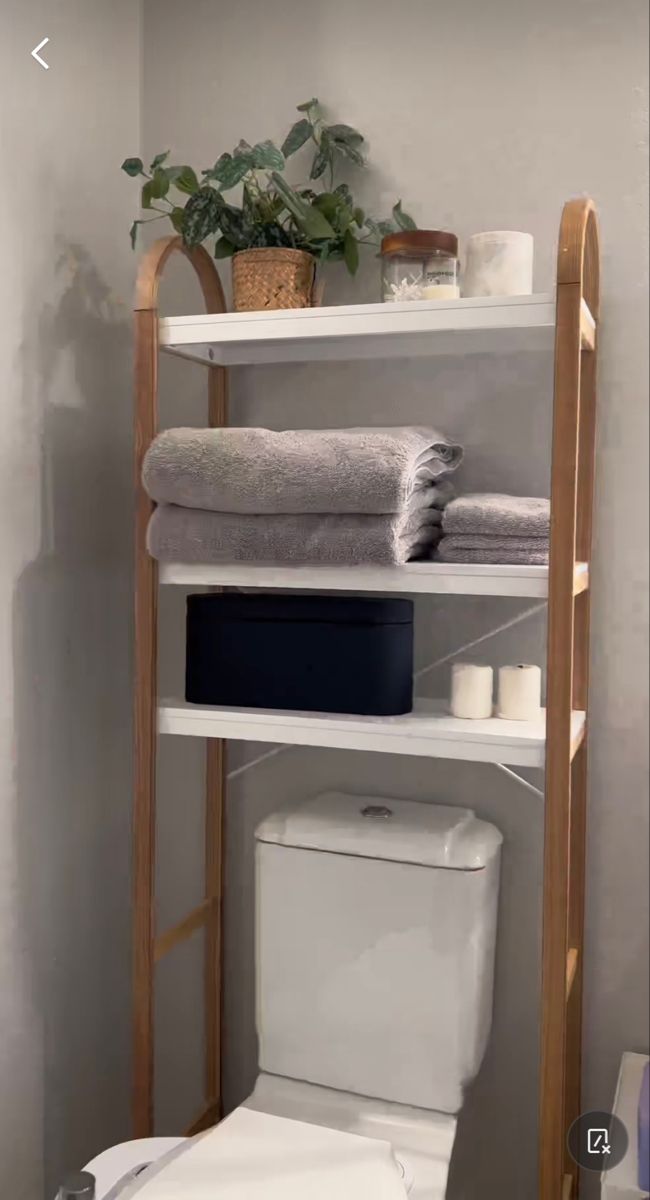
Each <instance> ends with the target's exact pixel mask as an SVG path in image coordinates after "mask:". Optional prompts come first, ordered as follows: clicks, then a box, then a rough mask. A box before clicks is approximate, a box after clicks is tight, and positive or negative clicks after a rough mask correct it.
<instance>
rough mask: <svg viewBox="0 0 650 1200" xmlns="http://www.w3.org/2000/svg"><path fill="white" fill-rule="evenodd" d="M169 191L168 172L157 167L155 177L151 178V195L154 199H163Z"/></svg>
mask: <svg viewBox="0 0 650 1200" xmlns="http://www.w3.org/2000/svg"><path fill="white" fill-rule="evenodd" d="M168 191H169V177H168V175H167V172H166V171H164V170H162V169H161V168H160V167H157V168H156V170H155V171H154V176H153V179H152V180H151V195H152V197H153V199H154V200H162V198H163V196H166V195H167V192H168Z"/></svg>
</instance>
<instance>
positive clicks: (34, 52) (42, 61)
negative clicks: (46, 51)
mask: <svg viewBox="0 0 650 1200" xmlns="http://www.w3.org/2000/svg"><path fill="white" fill-rule="evenodd" d="M49 40H50V39H49V38H43V41H42V42H39V43H38V46H35V47H34V49H33V50H32V58H35V59H36V61H37V63H40V64H41V66H42V67H45V70H46V71H49V69H50V64H49V63H46V61H45V59H44V58H41V56H40V54H39V53H38V52H39V50H42V49H43V46H47V43H48V42H49Z"/></svg>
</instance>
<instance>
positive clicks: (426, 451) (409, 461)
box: [142, 426, 463, 514]
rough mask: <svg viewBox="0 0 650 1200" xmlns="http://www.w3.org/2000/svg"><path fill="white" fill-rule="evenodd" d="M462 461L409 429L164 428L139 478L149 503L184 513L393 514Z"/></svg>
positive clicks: (454, 451)
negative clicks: (177, 508)
mask: <svg viewBox="0 0 650 1200" xmlns="http://www.w3.org/2000/svg"><path fill="white" fill-rule="evenodd" d="M462 456H463V451H462V448H461V447H460V446H459V445H457V444H456V443H453V442H449V441H448V440H447V438H445V437H443V436H442V434H440V433H437V432H436V431H435V429H428V428H422V427H418V426H396V427H395V428H386V429H381V428H378V429H290V430H286V431H285V432H281V433H277V432H275V431H274V430H272V429H168V430H166V431H165V432H164V433H161V434H159V435H158V437H157V438H155V440H154V441H153V442H152V444H151V446H150V447H149V449H148V451H147V454H146V456H145V461H144V467H143V472H142V479H143V483H144V486H145V488H146V490H147V492H148V493H149V495H150V496H151V498H152V499H153V500H156V501H158V503H164V504H178V505H181V506H182V507H184V508H198V509H210V510H212V511H214V512H231V513H257V514H260V513H306V512H309V513H397V512H403V511H404V510H405V509H406V508H409V507H412V506H415V505H416V504H417V503H418V496H419V493H420V492H421V491H422V490H423V489H425V490H426V491H430V489H431V487H432V486H436V487H437V483H436V481H437V480H438V478H439V476H441V475H443V474H445V473H446V472H449V471H453V470H455V469H456V467H457V466H458V465H459V463H460V461H461V459H462ZM447 499H449V496H448V495H447V496H446V497H445V499H444V501H443V503H446V502H447ZM420 502H423V501H422V499H421V498H420ZM424 502H425V503H427V504H430V503H431V498H429V499H427V500H425V501H424Z"/></svg>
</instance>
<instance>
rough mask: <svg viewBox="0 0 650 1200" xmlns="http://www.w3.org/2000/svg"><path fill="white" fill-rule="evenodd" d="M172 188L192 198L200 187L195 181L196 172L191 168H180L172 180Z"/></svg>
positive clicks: (196, 180)
mask: <svg viewBox="0 0 650 1200" xmlns="http://www.w3.org/2000/svg"><path fill="white" fill-rule="evenodd" d="M174 186H175V187H177V188H178V190H179V192H184V193H185V194H186V195H188V196H193V195H194V193H195V192H198V190H199V187H200V186H201V185H200V183H199V181H198V179H197V175H196V171H194V170H193V169H192V167H181V169H180V171H179V172H178V174H177V175H176V177H175V179H174Z"/></svg>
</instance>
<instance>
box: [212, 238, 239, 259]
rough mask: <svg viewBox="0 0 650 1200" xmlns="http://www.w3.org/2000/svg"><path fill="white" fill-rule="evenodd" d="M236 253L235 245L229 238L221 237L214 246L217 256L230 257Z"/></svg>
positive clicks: (215, 255)
mask: <svg viewBox="0 0 650 1200" xmlns="http://www.w3.org/2000/svg"><path fill="white" fill-rule="evenodd" d="M234 253H235V247H234V246H233V244H232V242H229V241H228V238H225V237H220V238H219V240H218V241H217V244H216V246H215V248H214V257H215V258H230V257H231V256H232V255H233V254H234Z"/></svg>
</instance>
